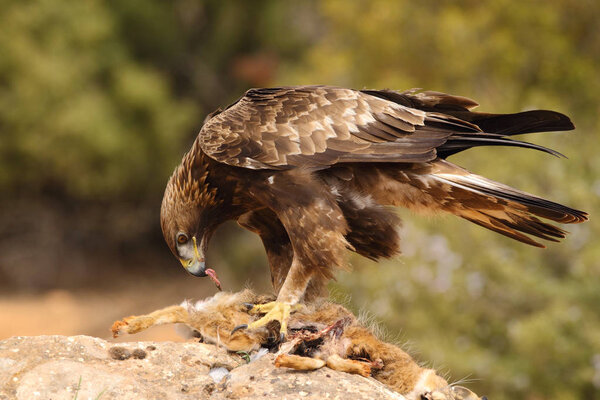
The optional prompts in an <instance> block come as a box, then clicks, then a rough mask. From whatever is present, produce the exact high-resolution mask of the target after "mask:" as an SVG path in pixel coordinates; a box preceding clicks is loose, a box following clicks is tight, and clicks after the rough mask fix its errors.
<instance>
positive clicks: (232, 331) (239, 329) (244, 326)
mask: <svg viewBox="0 0 600 400" xmlns="http://www.w3.org/2000/svg"><path fill="white" fill-rule="evenodd" d="M242 329H248V324H241V325H238V326H236V327H235V328H233V329H232V330H231V333H230V334H229V335H231V336H233V334H234V333H236V332H237V331H241V330H242Z"/></svg>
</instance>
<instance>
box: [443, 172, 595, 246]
mask: <svg viewBox="0 0 600 400" xmlns="http://www.w3.org/2000/svg"><path fill="white" fill-rule="evenodd" d="M460 171H461V172H465V173H461V174H458V173H457V174H454V173H440V174H434V175H432V178H433V179H434V180H436V181H438V182H439V183H440V184H442V185H443V186H449V188H448V191H447V196H448V197H447V198H446V199H445V200H444V205H443V208H444V209H445V210H446V211H448V212H451V213H453V214H456V215H458V216H460V217H462V218H464V219H466V220H469V221H471V222H473V223H475V224H477V225H480V226H483V227H485V228H487V229H490V230H492V231H494V232H498V233H500V234H502V235H505V236H508V237H510V238H513V239H515V240H518V241H520V242H523V243H527V244H529V245H532V246H536V247H545V246H544V245H542V244H541V243H539V242H537V241H536V240H534V239H532V238H531V237H530V236H527V235H532V236H534V237H537V238H540V239H544V240H548V241H552V242H557V241H558V239H563V238H564V237H565V236H566V234H567V232H566V231H564V230H563V229H561V228H559V227H557V226H554V225H552V224H549V223H546V222H544V221H542V220H540V219H539V218H538V217H541V218H545V219H549V220H552V221H556V222H560V223H565V224H571V223H580V222H583V221H586V220H587V218H588V215H587V213H585V212H583V211H579V210H575V209H572V208H569V207H566V206H563V205H561V204H558V203H554V202H551V201H549V200H545V199H542V198H539V197H536V196H533V195H531V194H528V193H525V192H522V191H520V190H517V189H514V188H511V187H510V186H507V185H503V184H501V183H498V182H494V181H491V180H489V179H486V178H483V177H481V176H478V175H475V174H468V173H466V171H464V170H460Z"/></svg>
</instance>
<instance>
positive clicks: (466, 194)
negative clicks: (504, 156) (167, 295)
mask: <svg viewBox="0 0 600 400" xmlns="http://www.w3.org/2000/svg"><path fill="white" fill-rule="evenodd" d="M476 106H477V103H476V102H474V101H473V100H470V99H467V98H465V97H460V96H453V95H448V94H444V93H439V92H431V91H417V90H411V91H406V92H397V91H392V90H352V89H344V88H338V87H330V86H300V87H279V88H269V89H251V90H249V91H247V92H246V93H245V94H244V96H243V97H242V98H240V99H239V100H238V101H237V102H235V103H234V104H232V105H230V106H229V107H227V108H226V109H225V110H224V111H217V112H215V113H213V114H212V115H210V116H209V117H208V118H207V120H206V122H205V123H204V126H203V127H202V129H201V130H200V133H199V134H198V137H197V138H196V140H195V142H194V144H193V145H192V148H191V150H190V151H189V152H188V153H187V154H186V155H185V156H184V157H183V160H182V162H181V164H180V165H179V166H178V167H177V168H176V169H175V172H174V173H173V175H172V176H171V178H170V180H169V182H168V184H167V187H166V190H165V195H164V199H163V203H162V208H161V226H162V231H163V234H164V237H165V240H166V242H167V244H168V245H169V248H170V249H171V251H172V252H173V254H174V255H175V256H176V257H177V258H178V259H179V260H180V261H181V263H182V264H183V266H184V267H185V268H186V269H187V270H188V271H189V272H190V273H191V274H193V275H196V276H206V275H207V273H208V274H209V275H210V276H211V277H212V278H213V279H215V281H216V277H215V275H214V271H213V270H211V269H207V268H206V264H205V261H204V260H205V259H204V255H205V253H206V249H207V246H208V242H209V239H210V237H211V235H212V234H213V232H214V231H215V229H216V228H217V227H218V226H219V225H220V224H221V223H223V222H225V221H227V220H230V219H234V220H237V222H238V223H239V224H240V225H241V226H242V227H244V228H246V229H249V230H250V231H252V232H255V233H257V234H258V235H259V236H260V238H261V239H262V242H263V244H264V247H265V249H266V252H267V256H268V260H269V265H270V269H271V280H272V283H273V286H274V289H275V291H276V292H277V293H278V296H277V301H276V302H273V303H270V304H267V305H262V306H260V309H259V310H258V311H262V312H266V313H267V315H265V317H264V318H263V319H261V320H260V321H258V322H255V323H253V324H251V326H250V328H254V327H258V326H261V325H263V324H265V323H266V322H268V321H270V320H279V321H280V322H281V325H282V327H281V331H282V332H285V331H286V322H287V319H288V317H289V313H290V311H293V310H294V308H295V307H294V306H295V305H296V304H297V303H298V302H299V301H301V300H302V299H305V300H309V299H310V298H315V297H317V296H321V295H324V294H326V288H325V286H326V283H327V282H328V281H329V280H330V279H331V278H332V277H333V276H334V271H335V270H336V268H345V267H346V263H345V257H344V254H345V252H346V249H350V250H352V251H355V252H357V253H359V254H361V255H363V256H365V257H368V258H371V259H374V260H377V259H380V258H386V257H391V256H393V255H395V254H397V253H398V252H399V242H400V238H399V236H398V231H397V228H398V226H399V225H400V221H399V218H398V216H397V215H396V214H395V213H394V211H393V210H392V209H390V208H388V207H386V206H388V205H392V206H402V207H407V208H409V209H412V210H416V211H425V212H438V211H443V212H448V213H451V214H454V215H458V216H459V217H462V218H464V219H466V220H469V221H471V222H474V223H476V224H478V225H481V226H483V227H485V228H488V229H491V230H493V231H495V232H498V233H501V234H503V235H505V236H508V237H511V238H513V239H516V240H519V241H521V242H524V243H527V244H530V245H533V246H539V247H543V246H542V245H541V244H540V243H538V242H537V241H536V240H534V239H533V238H532V236H533V237H537V238H540V239H544V240H549V241H557V239H560V238H564V237H565V233H566V232H565V231H564V230H562V229H561V228H559V227H556V226H554V225H551V224H549V223H547V222H544V221H543V220H541V219H540V217H541V218H544V219H547V220H552V221H556V222H561V223H578V222H582V221H585V220H586V219H587V214H586V213H585V212H583V211H578V210H575V209H572V208H569V207H566V206H563V205H561V204H557V203H554V202H551V201H549V200H545V199H542V198H539V197H536V196H533V195H531V194H528V193H525V192H522V191H519V190H516V189H513V188H511V187H509V186H506V185H503V184H501V183H497V182H494V181H491V180H489V179H486V178H484V177H482V176H478V175H475V174H472V173H470V172H468V171H466V170H465V169H463V168H460V167H458V166H456V165H454V164H452V163H450V162H448V161H447V160H446V158H447V157H448V156H450V155H452V154H455V153H458V152H460V151H463V150H466V149H469V148H471V147H476V146H498V145H500V146H516V147H524V148H530V149H536V150H541V151H544V152H547V153H550V154H554V155H560V154H559V153H557V152H555V151H553V150H550V149H547V148H544V147H541V146H538V145H535V144H531V143H527V142H522V141H517V140H514V139H511V138H509V136H512V135H517V134H524V133H531V132H544V131H563V130H570V129H573V128H574V126H573V124H572V123H571V121H570V120H569V118H568V117H566V116H565V115H563V114H560V113H557V112H554V111H546V110H535V111H525V112H520V113H515V114H489V113H480V112H473V111H470V110H471V109H472V108H474V107H476ZM217 282H218V281H217Z"/></svg>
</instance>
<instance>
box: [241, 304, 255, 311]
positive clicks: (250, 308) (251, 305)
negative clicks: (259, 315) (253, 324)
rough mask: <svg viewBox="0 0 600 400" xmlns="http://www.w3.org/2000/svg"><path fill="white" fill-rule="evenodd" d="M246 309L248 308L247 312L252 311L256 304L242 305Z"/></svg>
mask: <svg viewBox="0 0 600 400" xmlns="http://www.w3.org/2000/svg"><path fill="white" fill-rule="evenodd" d="M242 305H243V306H244V307H246V311H250V310H252V309H253V308H254V304H252V303H242Z"/></svg>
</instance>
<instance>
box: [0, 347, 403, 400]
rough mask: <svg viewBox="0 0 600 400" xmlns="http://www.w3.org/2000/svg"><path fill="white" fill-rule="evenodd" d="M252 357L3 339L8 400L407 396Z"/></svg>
mask: <svg viewBox="0 0 600 400" xmlns="http://www.w3.org/2000/svg"><path fill="white" fill-rule="evenodd" d="M246 359H247V358H243V357H241V356H238V355H237V354H232V353H228V352H227V351H225V350H224V349H221V348H218V347H216V346H213V345H208V344H203V343H194V342H187V343H171V342H131V343H118V344H115V343H110V342H107V341H105V340H102V339H98V338H94V337H89V336H71V337H66V336H34V337H13V338H10V339H6V340H3V341H0V399H2V400H4V399H15V398H16V399H21V400H31V399H53V400H61V399H68V400H73V399H77V400H84V399H85V400H87V399H90V400H96V399H101V400H108V399H150V398H151V399H197V398H202V399H204V398H206V399H208V398H210V399H215V400H218V399H289V400H292V399H346V398H352V399H404V398H403V397H402V396H400V395H399V394H397V393H395V392H392V391H390V390H389V389H387V388H386V387H385V386H384V385H382V384H381V383H379V382H377V381H375V380H374V379H371V378H364V377H361V376H358V375H350V374H346V373H343V372H337V371H333V370H330V369H328V368H322V369H319V370H316V371H311V372H299V371H291V370H288V369H284V368H276V367H275V366H274V364H273V360H274V355H273V354H266V355H265V356H264V357H261V358H259V359H258V360H255V361H252V362H251V363H247V361H246Z"/></svg>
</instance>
